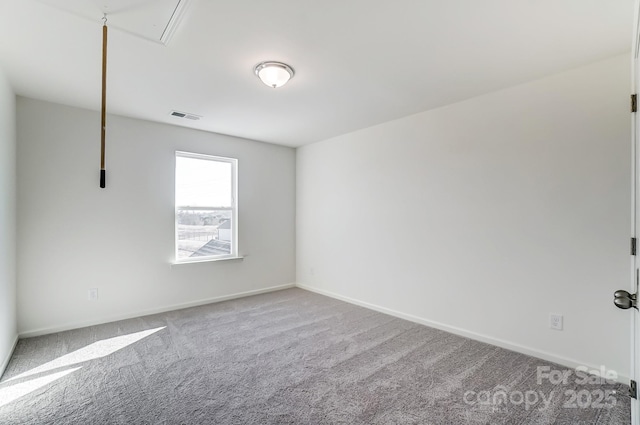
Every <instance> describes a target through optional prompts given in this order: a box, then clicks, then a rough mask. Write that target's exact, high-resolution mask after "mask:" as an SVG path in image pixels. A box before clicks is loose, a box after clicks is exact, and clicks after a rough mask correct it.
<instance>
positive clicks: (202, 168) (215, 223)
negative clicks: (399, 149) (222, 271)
mask: <svg viewBox="0 0 640 425" xmlns="http://www.w3.org/2000/svg"><path fill="white" fill-rule="evenodd" d="M236 168H237V160H236V159H233V158H223V157H218V156H209V155H201V154H194V153H187V152H176V260H177V261H183V262H186V261H201V260H206V259H209V258H211V259H213V258H224V257H235V256H237V249H236V240H237V238H236V233H237V224H236V217H237V208H236Z"/></svg>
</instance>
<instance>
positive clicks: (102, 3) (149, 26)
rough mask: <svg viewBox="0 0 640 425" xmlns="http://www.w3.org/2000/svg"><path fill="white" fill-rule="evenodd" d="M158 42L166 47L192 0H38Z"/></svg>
mask: <svg viewBox="0 0 640 425" xmlns="http://www.w3.org/2000/svg"><path fill="white" fill-rule="evenodd" d="M38 1H39V2H41V3H44V4H47V5H49V6H52V7H55V8H56V9H59V10H64V11H66V12H69V13H72V14H74V15H76V16H79V17H82V18H86V19H89V20H91V21H94V22H96V23H98V24H100V25H102V21H101V19H102V14H103V13H106V14H107V19H108V22H107V25H108V26H109V27H111V28H117V29H120V30H123V31H126V32H128V33H130V34H133V35H136V36H138V37H142V38H144V39H147V40H151V41H155V42H157V43H162V44H165V45H166V44H167V43H168V42H169V39H170V37H171V35H172V34H173V31H174V30H175V28H176V26H177V24H178V20H179V19H180V17H181V15H182V13H183V12H184V10H185V8H186V6H187V3H188V1H189V0H38Z"/></svg>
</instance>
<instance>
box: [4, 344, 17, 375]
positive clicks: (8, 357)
mask: <svg viewBox="0 0 640 425" xmlns="http://www.w3.org/2000/svg"><path fill="white" fill-rule="evenodd" d="M16 345H18V335H16V336H15V338H14V339H13V344H12V345H11V350H9V352H8V353H7V356H6V357H5V358H4V360H2V363H0V378H2V375H3V374H4V371H5V370H6V369H7V366H8V365H9V360H11V356H12V355H13V352H14V350H15V349H16Z"/></svg>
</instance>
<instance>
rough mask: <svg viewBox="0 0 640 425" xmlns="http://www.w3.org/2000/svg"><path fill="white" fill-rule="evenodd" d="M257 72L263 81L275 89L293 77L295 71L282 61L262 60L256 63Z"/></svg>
mask: <svg viewBox="0 0 640 425" xmlns="http://www.w3.org/2000/svg"><path fill="white" fill-rule="evenodd" d="M255 74H256V75H257V76H258V78H260V80H261V81H262V82H263V83H265V84H266V85H268V86H269V87H272V88H274V89H275V88H278V87H282V86H284V85H285V84H286V83H287V81H289V80H290V79H291V78H292V77H293V75H294V71H293V68H291V67H290V66H289V65H287V64H285V63H282V62H262V63H259V64H258V65H256V67H255Z"/></svg>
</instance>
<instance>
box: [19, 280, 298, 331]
mask: <svg viewBox="0 0 640 425" xmlns="http://www.w3.org/2000/svg"><path fill="white" fill-rule="evenodd" d="M295 286H296V285H295V283H288V284H285V285H278V286H271V287H269V288H262V289H256V290H253V291H246V292H237V293H235V294H230V295H223V296H220V297H213V298H206V299H203V300H198V301H191V302H188V303H182V304H172V305H168V306H164V307H159V308H154V309H150V310H143V311H134V312H131V313H127V314H120V315H116V316H110V317H105V318H100V319H95V320H88V321H82V322H72V323H65V324H63V325H57V326H51V327H47V328H40V329H34V330H27V331H23V332H20V334H19V337H20V338H31V337H34V336H41V335H47V334H52V333H55V332H63V331H68V330H71V329H78V328H84V327H87V326H95V325H102V324H104V323H110V322H117V321H119V320H126V319H133V318H136V317H141V316H149V315H151V314H158V313H165V312H167V311H173V310H180V309H183V308H189V307H197V306H200V305H205V304H213V303H219V302H222V301H228V300H234V299H237V298H244V297H249V296H251V295H258V294H265V293H267V292H275V291H281V290H283V289H289V288H293V287H295Z"/></svg>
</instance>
